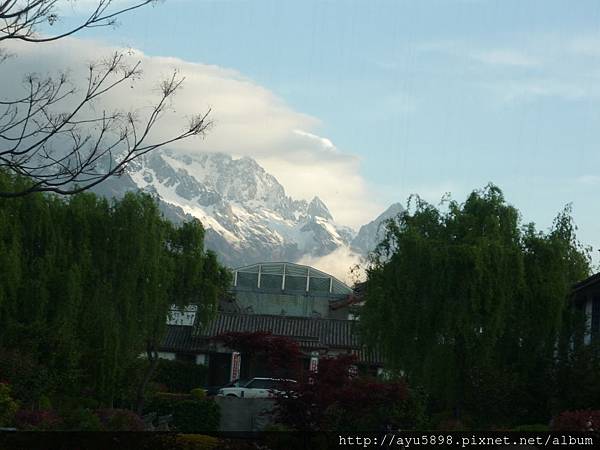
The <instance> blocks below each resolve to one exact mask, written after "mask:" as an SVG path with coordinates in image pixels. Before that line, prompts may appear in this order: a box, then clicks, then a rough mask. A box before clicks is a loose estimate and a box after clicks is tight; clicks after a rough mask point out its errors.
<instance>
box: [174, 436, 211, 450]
mask: <svg viewBox="0 0 600 450" xmlns="http://www.w3.org/2000/svg"><path fill="white" fill-rule="evenodd" d="M219 444H220V443H219V439H218V438H216V437H213V436H205V435H202V434H179V435H178V436H177V448H178V450H212V449H216V448H218V447H219Z"/></svg>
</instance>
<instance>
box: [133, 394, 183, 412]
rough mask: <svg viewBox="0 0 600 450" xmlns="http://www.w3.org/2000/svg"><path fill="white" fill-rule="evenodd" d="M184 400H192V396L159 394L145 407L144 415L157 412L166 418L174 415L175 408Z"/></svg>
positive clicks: (151, 398) (149, 400)
mask: <svg viewBox="0 0 600 450" xmlns="http://www.w3.org/2000/svg"><path fill="white" fill-rule="evenodd" d="M184 400H192V396H191V395H190V394H171V393H165V392H159V393H157V394H155V395H154V396H152V397H150V399H148V401H147V402H146V403H145V406H144V413H146V414H147V413H153V412H155V413H156V414H158V415H159V416H165V415H167V414H173V408H174V407H175V405H176V404H177V403H178V402H182V401H184Z"/></svg>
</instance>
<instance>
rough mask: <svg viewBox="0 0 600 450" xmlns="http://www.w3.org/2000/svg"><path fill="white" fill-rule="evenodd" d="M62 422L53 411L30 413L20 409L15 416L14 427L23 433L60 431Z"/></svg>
mask: <svg viewBox="0 0 600 450" xmlns="http://www.w3.org/2000/svg"><path fill="white" fill-rule="evenodd" d="M62 425H63V421H62V419H61V417H60V416H59V415H58V414H57V413H56V411H53V410H44V411H30V410H25V409H21V410H19V411H17V414H16V415H15V426H16V427H17V428H18V429H19V430H25V431H50V430H60V429H61V428H62Z"/></svg>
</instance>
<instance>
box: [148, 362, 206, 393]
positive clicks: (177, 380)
mask: <svg viewBox="0 0 600 450" xmlns="http://www.w3.org/2000/svg"><path fill="white" fill-rule="evenodd" d="M207 378H208V368H207V366H205V365H201V364H194V363H192V362H187V361H170V360H167V359H161V360H159V362H158V366H157V367H156V371H155V374H154V377H153V381H155V382H156V383H160V384H163V385H165V386H166V387H167V388H168V389H169V391H170V392H190V391H191V390H192V389H194V388H197V387H198V386H205V385H206V383H207Z"/></svg>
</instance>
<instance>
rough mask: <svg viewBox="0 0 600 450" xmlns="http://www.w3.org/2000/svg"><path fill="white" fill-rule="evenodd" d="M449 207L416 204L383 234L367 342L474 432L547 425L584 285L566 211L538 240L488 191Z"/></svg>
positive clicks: (585, 267) (585, 262)
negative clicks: (572, 304)
mask: <svg viewBox="0 0 600 450" xmlns="http://www.w3.org/2000/svg"><path fill="white" fill-rule="evenodd" d="M413 202H414V205H413V204H412V203H413ZM446 206H447V208H446V209H445V210H442V209H438V208H436V207H434V206H432V205H430V204H427V203H425V202H424V201H422V200H420V199H419V198H412V199H411V201H410V202H409V210H410V211H407V212H404V213H402V214H401V215H400V216H399V217H397V218H396V219H395V220H391V221H390V222H389V223H388V224H387V232H386V236H385V239H384V240H383V242H381V244H380V245H379V247H378V249H377V251H376V252H375V253H374V255H373V257H372V264H371V266H370V268H369V269H368V281H367V293H366V305H365V307H364V308H363V310H362V313H361V326H362V331H363V335H364V337H365V339H366V340H367V342H369V343H370V344H371V345H372V346H377V347H378V348H379V349H380V350H381V351H382V352H383V354H384V355H385V357H386V360H387V361H388V363H389V365H390V368H391V369H395V370H396V371H403V373H405V374H406V375H407V377H408V380H409V382H410V383H411V385H421V386H423V387H424V388H425V389H426V391H427V392H428V393H429V394H430V396H431V402H432V404H433V405H434V409H435V410H437V411H454V414H455V415H456V416H462V415H464V414H465V412H471V413H473V416H474V417H475V418H476V419H475V423H474V424H473V425H474V426H476V427H477V426H484V425H485V424H496V425H498V424H502V423H510V422H513V421H525V420H526V421H529V422H530V423H531V422H532V421H536V422H537V421H544V420H545V419H547V418H548V417H549V410H548V407H549V406H548V405H549V397H550V395H551V392H550V391H551V387H550V386H549V383H548V379H549V378H551V377H552V372H553V367H554V356H555V354H556V349H557V342H558V341H559V337H560V335H561V329H562V328H563V318H564V316H565V314H566V309H567V305H568V303H567V296H568V293H569V290H570V287H571V285H572V284H573V283H574V282H576V281H579V280H581V279H583V278H585V277H586V276H587V275H588V274H589V264H590V259H589V253H588V250H587V249H585V248H583V247H582V246H581V245H580V244H579V243H578V242H577V240H576V238H575V226H574V225H573V222H572V219H571V216H570V209H569V208H565V210H564V211H563V212H561V213H560V214H559V215H558V216H557V218H556V220H555V222H554V225H553V227H552V229H551V230H550V231H549V232H547V233H542V232H539V231H536V230H535V227H534V226H533V224H529V225H526V226H521V224H520V216H519V212H518V211H517V210H516V209H515V208H514V207H512V206H510V205H509V204H507V203H506V201H505V199H504V196H503V195H502V192H501V191H500V189H498V188H497V187H495V186H493V185H489V186H487V187H486V188H485V189H483V190H482V191H475V192H473V193H472V194H471V195H469V197H468V198H467V200H466V202H465V203H463V204H458V203H457V202H455V201H447V203H446ZM521 423H522V422H521Z"/></svg>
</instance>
